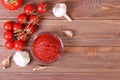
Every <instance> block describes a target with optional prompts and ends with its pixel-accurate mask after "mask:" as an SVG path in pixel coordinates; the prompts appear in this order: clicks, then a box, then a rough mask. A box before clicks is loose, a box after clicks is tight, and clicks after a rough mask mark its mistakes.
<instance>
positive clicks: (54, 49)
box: [31, 32, 64, 64]
mask: <svg viewBox="0 0 120 80" xmlns="http://www.w3.org/2000/svg"><path fill="white" fill-rule="evenodd" d="M63 48H64V46H63V42H62V40H61V38H60V37H59V36H58V35H57V34H55V33H49V32H43V33H40V34H37V35H35V37H34V39H33V40H32V45H31V52H32V54H33V56H34V57H35V58H37V59H38V60H39V61H40V62H41V63H43V64H48V63H52V62H54V61H56V60H57V59H58V58H59V57H60V55H61V54H62V53H63Z"/></svg>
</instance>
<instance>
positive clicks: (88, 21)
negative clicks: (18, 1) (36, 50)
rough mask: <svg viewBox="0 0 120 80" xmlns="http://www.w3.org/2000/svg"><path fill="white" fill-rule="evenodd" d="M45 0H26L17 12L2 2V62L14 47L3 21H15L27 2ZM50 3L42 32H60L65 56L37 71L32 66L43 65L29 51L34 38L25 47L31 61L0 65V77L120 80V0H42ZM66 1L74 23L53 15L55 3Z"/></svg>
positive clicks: (17, 79) (2, 79) (9, 79)
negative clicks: (8, 46)
mask: <svg viewBox="0 0 120 80" xmlns="http://www.w3.org/2000/svg"><path fill="white" fill-rule="evenodd" d="M40 1H42V0H23V5H22V6H21V7H20V8H19V9H18V10H15V11H8V10H6V9H5V8H3V6H2V5H1V4H0V32H1V33H0V62H1V61H2V60H3V59H5V58H6V57H7V56H8V55H9V54H11V55H14V53H15V50H14V49H13V50H7V49H5V47H4V43H5V40H4V39H3V32H4V30H3V23H4V22H5V21H9V20H13V21H16V17H17V15H18V14H20V13H23V8H24V6H25V5H26V4H33V5H35V4H37V3H39V2H40ZM43 1H46V2H48V3H49V5H50V7H49V11H48V13H47V14H46V15H45V16H42V17H41V23H40V27H39V29H38V30H37V32H36V34H37V33H39V32H44V31H47V32H54V33H57V34H58V35H59V36H60V37H61V38H62V39H63V42H64V45H65V49H64V53H63V55H62V56H61V57H60V58H59V59H58V60H57V61H56V62H55V63H52V64H50V65H48V66H46V67H47V68H46V69H44V70H41V71H38V72H33V71H32V69H33V67H35V66H36V65H38V64H40V63H39V62H38V61H37V60H36V59H35V58H33V56H32V53H31V52H30V44H31V40H32V38H33V37H34V35H33V36H32V37H31V39H30V40H29V41H28V43H26V44H25V47H24V49H25V50H28V51H29V52H30V55H31V63H30V64H29V65H28V66H27V67H25V68H20V67H18V66H17V65H16V64H15V63H14V61H13V60H12V62H11V67H10V68H8V69H6V70H3V69H2V68H0V80H21V79H22V80H28V79H29V80H96V79H97V80H120V0H43ZM58 2H64V3H66V4H67V6H68V12H67V13H68V15H69V16H70V17H71V18H72V19H73V22H68V21H66V20H65V18H64V17H61V18H56V17H54V16H53V14H52V8H53V6H54V5H55V3H58ZM65 29H70V30H73V31H74V37H73V38H68V37H66V36H65V35H64V34H63V33H62V32H61V31H62V30H65Z"/></svg>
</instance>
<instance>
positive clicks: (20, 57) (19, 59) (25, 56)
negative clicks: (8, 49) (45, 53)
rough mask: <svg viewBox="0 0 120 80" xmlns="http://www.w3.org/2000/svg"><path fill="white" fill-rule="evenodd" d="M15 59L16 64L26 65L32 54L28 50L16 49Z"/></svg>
mask: <svg viewBox="0 0 120 80" xmlns="http://www.w3.org/2000/svg"><path fill="white" fill-rule="evenodd" d="M13 60H14V61H15V63H16V65H18V66H20V67H25V66H26V65H27V64H28V63H29V62H30V56H29V53H28V52H27V51H16V53H15V55H14V56H13Z"/></svg>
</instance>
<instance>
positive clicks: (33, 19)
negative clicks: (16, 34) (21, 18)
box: [29, 15, 40, 24]
mask: <svg viewBox="0 0 120 80" xmlns="http://www.w3.org/2000/svg"><path fill="white" fill-rule="evenodd" d="M29 20H30V21H31V22H32V24H39V23H40V18H39V16H37V15H31V16H30V19H29Z"/></svg>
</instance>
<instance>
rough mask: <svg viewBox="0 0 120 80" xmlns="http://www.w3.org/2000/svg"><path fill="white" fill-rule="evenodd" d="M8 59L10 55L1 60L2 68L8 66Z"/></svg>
mask: <svg viewBox="0 0 120 80" xmlns="http://www.w3.org/2000/svg"><path fill="white" fill-rule="evenodd" d="M10 59H11V55H10V56H8V58H6V59H4V60H3V61H2V62H1V66H2V68H3V69H6V68H8V67H10Z"/></svg>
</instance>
